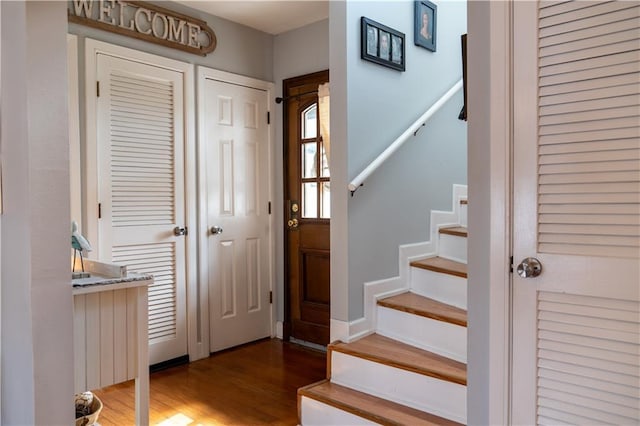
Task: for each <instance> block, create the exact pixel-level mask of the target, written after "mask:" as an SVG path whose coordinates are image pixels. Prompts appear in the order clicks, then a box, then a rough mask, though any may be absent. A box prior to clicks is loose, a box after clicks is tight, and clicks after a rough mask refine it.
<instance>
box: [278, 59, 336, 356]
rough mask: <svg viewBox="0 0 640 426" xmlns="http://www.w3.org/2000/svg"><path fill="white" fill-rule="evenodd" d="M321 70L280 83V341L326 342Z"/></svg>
mask: <svg viewBox="0 0 640 426" xmlns="http://www.w3.org/2000/svg"><path fill="white" fill-rule="evenodd" d="M328 81H329V72H328V71H322V72H318V73H313V74H308V75H304V76H300V77H295V78H291V79H288V80H285V81H284V82H283V92H284V115H283V116H284V125H283V129H284V165H285V173H284V179H285V182H284V192H285V206H284V209H285V210H284V211H285V214H284V220H285V224H284V229H285V277H286V295H287V300H286V303H285V304H286V307H285V330H284V333H285V336H284V337H285V339H289V338H295V339H297V340H303V341H306V342H312V343H317V344H321V345H326V344H328V343H329V314H330V312H329V305H330V297H329V293H330V291H329V264H330V250H329V227H330V221H331V220H330V210H331V209H330V207H331V206H330V191H331V185H330V173H329V147H328V143H325V141H324V140H323V137H322V135H321V133H322V132H321V130H320V129H321V124H322V123H321V122H320V115H321V114H320V107H319V103H318V92H317V91H318V86H319V85H320V84H323V83H326V82H328Z"/></svg>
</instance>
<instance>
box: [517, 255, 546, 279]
mask: <svg viewBox="0 0 640 426" xmlns="http://www.w3.org/2000/svg"><path fill="white" fill-rule="evenodd" d="M517 271H518V275H520V276H521V277H522V278H535V277H537V276H538V275H540V274H541V273H542V264H541V263H540V261H539V260H538V259H536V258H535V257H527V258H526V259H524V260H523V261H522V262H520V264H519V265H518V269H517Z"/></svg>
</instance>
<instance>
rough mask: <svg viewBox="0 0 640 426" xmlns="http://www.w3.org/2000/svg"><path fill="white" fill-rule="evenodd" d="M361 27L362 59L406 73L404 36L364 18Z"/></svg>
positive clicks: (361, 20)
mask: <svg viewBox="0 0 640 426" xmlns="http://www.w3.org/2000/svg"><path fill="white" fill-rule="evenodd" d="M360 26H361V34H362V35H361V42H362V45H361V54H360V57H361V58H362V59H364V60H365V61H370V62H375V63H376V64H379V65H383V66H385V67H389V68H393V69H395V70H398V71H404V70H405V37H404V34H403V33H401V32H400V31H396V30H394V29H393V28H389V27H387V26H386V25H382V24H381V23H379V22H376V21H373V20H371V19H369V18H365V17H364V16H363V17H362V18H361V19H360Z"/></svg>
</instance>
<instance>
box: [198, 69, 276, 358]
mask: <svg viewBox="0 0 640 426" xmlns="http://www.w3.org/2000/svg"><path fill="white" fill-rule="evenodd" d="M196 79H197V85H198V96H197V101H198V102H197V110H198V114H199V120H198V140H197V152H198V153H199V155H198V158H197V170H198V173H197V177H196V179H197V182H198V186H197V188H198V191H197V198H198V200H201V201H200V204H199V210H198V225H197V227H194V228H193V229H194V230H196V232H195V234H197V237H196V239H197V247H198V259H199V267H198V271H197V276H198V281H199V286H198V288H197V291H198V294H199V296H200V297H199V299H198V313H197V315H198V320H199V321H198V324H199V329H198V338H199V342H200V346H199V357H200V358H204V357H208V356H209V354H210V351H209V348H210V346H211V342H210V331H211V330H210V328H211V327H210V320H209V318H210V308H209V297H210V294H209V269H208V259H209V255H210V253H209V248H208V244H209V242H208V239H209V238H210V237H209V236H208V235H209V231H210V230H209V229H208V226H209V224H208V218H207V208H206V204H205V200H207V187H206V182H207V174H206V168H205V158H203V154H204V152H206V146H205V142H206V141H205V135H206V128H205V122H204V119H203V117H202V115H201V114H204V111H205V110H206V108H205V106H206V96H205V89H206V82H207V80H213V81H218V82H222V83H228V84H233V85H237V86H242V87H247V88H251V89H258V90H263V91H265V92H266V93H267V110H268V111H274V110H275V102H274V84H273V83H271V82H267V81H263V80H258V79H255V78H251V77H246V76H242V75H238V74H233V73H229V72H226V71H220V70H216V69H213V68H208V67H204V66H197V67H196ZM229 101H230V100H229ZM230 108H231V105H226V108H221V109H220V110H221V111H223V112H224V113H223V114H222V115H221V116H220V117H219V123H227V124H229V125H230V124H231V120H232V119H233V117H232V116H231V115H230ZM257 119H258V120H261V119H266V117H264V118H263V117H257ZM274 127H275V126H273V125H272V124H269V125H268V128H269V131H268V147H269V149H268V152H269V154H268V161H267V164H265V165H263V166H265V167H267V168H268V175H269V183H268V187H269V190H268V193H269V194H268V199H263V198H259V202H261V203H267V202H271V203H272V205H273V201H274V199H275V195H274V185H273V182H274V178H273V176H274V159H273V141H274V140H275V128H274ZM227 207H229V206H227ZM274 216H275V215H273V214H270V215H269V230H270V231H269V236H268V238H269V242H268V247H269V254H268V259H269V289H270V291H271V292H273V293H274V294H275V289H274V283H275V270H276V268H275V265H274V262H275V238H274V232H273V230H274ZM223 232H224V231H223ZM222 236H223V237H224V233H223V234H222ZM276 303H278V302H277V301H275V300H274V303H273V304H271V306H270V328H271V336H274V335H275V330H276V325H275V312H274V307H275V305H276Z"/></svg>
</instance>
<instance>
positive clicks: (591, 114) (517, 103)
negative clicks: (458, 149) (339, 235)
mask: <svg viewBox="0 0 640 426" xmlns="http://www.w3.org/2000/svg"><path fill="white" fill-rule="evenodd" d="M514 12H515V13H514V16H515V26H514V27H515V28H517V29H518V30H517V31H516V32H515V33H514V39H515V44H514V47H515V51H516V53H515V58H514V64H515V65H514V76H515V80H514V84H515V94H514V97H515V99H514V117H515V127H514V128H515V141H514V149H515V152H514V163H515V166H514V237H513V238H514V244H513V247H514V249H513V250H514V260H515V263H516V265H515V266H516V267H517V264H518V263H519V262H520V261H521V260H522V259H523V258H525V257H529V256H531V257H535V258H537V259H539V260H540V262H541V263H542V274H541V275H540V276H539V277H537V278H521V277H519V276H518V275H514V287H513V288H514V302H513V303H514V305H513V315H514V322H513V327H514V332H513V336H514V341H513V382H512V385H513V410H512V412H513V416H514V417H513V420H514V423H521V424H524V423H527V424H533V423H535V424H549V425H556V424H638V422H639V419H640V3H638V2H628V1H563V2H559V1H554V2H551V1H544V2H537V3H534V2H516V3H515V6H514Z"/></svg>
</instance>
